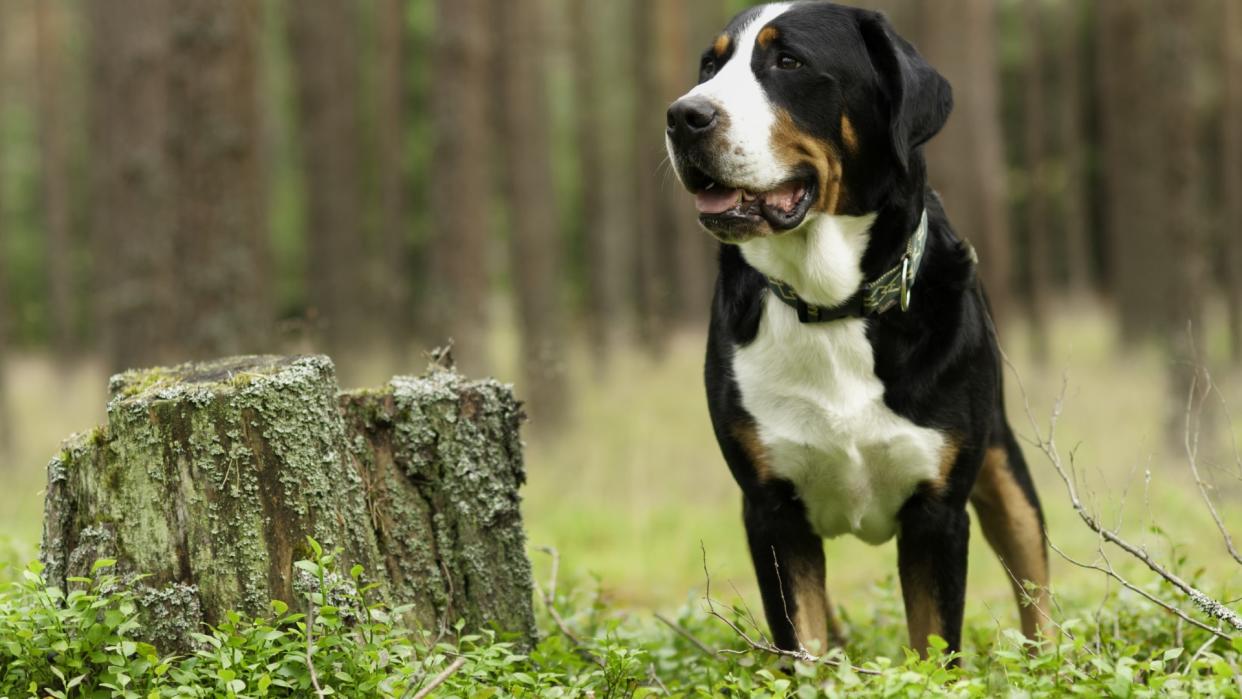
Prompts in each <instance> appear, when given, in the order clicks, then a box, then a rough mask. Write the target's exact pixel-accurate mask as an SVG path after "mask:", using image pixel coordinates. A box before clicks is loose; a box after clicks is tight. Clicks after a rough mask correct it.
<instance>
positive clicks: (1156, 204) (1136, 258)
mask: <svg viewBox="0 0 1242 699" xmlns="http://www.w3.org/2000/svg"><path fill="white" fill-rule="evenodd" d="M1162 4H1163V3H1161V2H1153V0H1113V1H1110V2H1104V3H1099V6H1098V7H1099V11H1100V26H1099V32H1098V36H1099V41H1098V43H1097V49H1098V54H1097V56H1096V65H1097V67H1098V70H1099V76H1098V79H1099V82H1100V97H1099V106H1100V132H1101V135H1102V140H1103V144H1102V145H1103V149H1102V150H1103V154H1102V155H1103V158H1102V161H1103V171H1104V180H1105V182H1104V197H1105V203H1104V206H1105V233H1106V238H1107V248H1108V256H1107V261H1108V265H1109V267H1108V272H1109V282H1110V283H1109V288H1110V290H1111V292H1112V296H1113V298H1114V300H1115V302H1116V306H1117V310H1118V316H1119V320H1120V323H1121V336H1122V346H1124V347H1129V346H1133V345H1134V344H1135V343H1136V342H1137V341H1139V340H1142V339H1147V338H1151V337H1153V336H1156V335H1158V333H1159V331H1160V329H1161V326H1162V324H1163V323H1162V320H1161V310H1160V309H1163V308H1165V307H1166V303H1165V299H1164V298H1163V297H1162V296H1163V293H1164V289H1163V285H1162V284H1161V283H1158V280H1161V279H1166V278H1167V277H1168V271H1167V269H1166V265H1167V263H1168V260H1169V259H1171V258H1170V254H1171V250H1170V249H1169V246H1168V236H1167V234H1166V233H1167V232H1165V231H1162V230H1161V222H1162V221H1163V220H1164V217H1163V211H1162V209H1163V207H1164V206H1165V199H1166V197H1167V192H1165V191H1164V189H1163V187H1164V177H1163V173H1164V171H1165V165H1164V162H1163V160H1164V157H1165V150H1166V147H1167V144H1166V146H1164V147H1161V148H1152V147H1151V144H1153V143H1160V142H1161V141H1160V134H1159V133H1158V131H1159V129H1158V121H1159V112H1160V111H1161V109H1160V108H1159V106H1160V105H1159V104H1157V103H1153V102H1152V100H1151V93H1150V90H1149V86H1150V85H1151V84H1154V83H1153V81H1154V80H1155V75H1154V72H1155V71H1154V65H1155V64H1156V63H1157V62H1158V61H1157V59H1156V57H1155V54H1154V49H1153V44H1152V42H1153V37H1152V35H1153V34H1154V33H1155V27H1153V26H1152V22H1153V20H1152V19H1151V16H1152V13H1153V12H1155V11H1157V8H1158V6H1160V5H1162ZM1185 80H1186V77H1185V76H1184V75H1183V76H1181V77H1179V78H1177V81H1178V82H1184V81H1185ZM1166 99H1167V97H1162V98H1161V100H1160V101H1159V102H1163V101H1165V100H1166ZM1154 282H1156V283H1154Z"/></svg>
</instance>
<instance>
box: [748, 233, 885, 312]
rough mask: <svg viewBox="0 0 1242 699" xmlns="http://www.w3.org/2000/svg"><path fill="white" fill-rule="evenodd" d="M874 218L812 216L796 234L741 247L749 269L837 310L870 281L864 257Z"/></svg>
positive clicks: (809, 299)
mask: <svg viewBox="0 0 1242 699" xmlns="http://www.w3.org/2000/svg"><path fill="white" fill-rule="evenodd" d="M875 220H876V214H867V215H864V216H834V215H829V214H812V216H811V217H810V218H808V219H807V221H806V223H804V224H803V225H802V226H800V227H799V228H798V229H797V230H794V231H791V232H789V233H786V234H784V235H779V236H772V237H764V238H755V239H753V240H749V241H747V242H745V243H741V244H740V245H739V247H740V248H741V251H742V257H743V258H745V259H746V262H747V263H748V264H749V265H750V266H751V267H754V268H755V269H756V270H758V271H759V272H760V273H761V274H763V275H764V276H766V277H769V278H772V279H779V280H781V281H783V282H785V283H786V284H789V285H790V286H792V287H793V288H794V289H795V290H796V291H797V292H798V295H799V296H800V297H802V299H803V300H805V301H806V302H807V303H812V304H815V305H819V306H838V305H840V304H842V303H845V301H847V300H848V299H849V298H850V297H851V296H853V295H854V293H855V292H857V291H858V289H859V288H860V287H861V286H862V284H863V282H864V281H866V278H865V276H864V274H863V266H862V262H863V255H864V254H865V253H866V251H867V245H868V243H869V241H870V239H871V227H872V225H873V224H874V223H875Z"/></svg>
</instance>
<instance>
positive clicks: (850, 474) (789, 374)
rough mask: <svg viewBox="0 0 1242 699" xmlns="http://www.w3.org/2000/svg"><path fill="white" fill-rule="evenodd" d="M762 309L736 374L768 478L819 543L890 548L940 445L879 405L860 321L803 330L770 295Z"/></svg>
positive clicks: (878, 386)
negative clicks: (798, 508)
mask: <svg viewBox="0 0 1242 699" xmlns="http://www.w3.org/2000/svg"><path fill="white" fill-rule="evenodd" d="M764 303H765V308H764V312H763V317H762V319H761V320H760V323H759V332H758V335H757V336H756V338H755V340H754V341H753V342H752V343H750V344H749V345H747V346H746V347H740V348H738V350H737V351H736V353H735V354H734V358H733V371H734V376H735V377H736V379H737V382H738V386H739V388H740V389H741V393H742V405H743V406H744V407H745V408H746V410H747V411H748V412H749V413H750V414H751V415H752V416H754V418H755V421H756V422H757V423H758V424H757V426H758V433H759V439H760V441H761V442H762V443H763V445H764V447H765V449H766V451H767V457H768V460H769V468H770V469H771V470H772V475H773V476H776V477H780V478H784V479H786V480H789V481H791V482H793V484H794V486H795V488H796V489H797V492H798V496H799V498H801V500H802V501H803V503H804V504H805V506H806V509H807V517H808V519H809V520H810V523H811V526H812V527H813V528H814V529H815V531H816V532H817V533H818V534H819V535H820V536H823V537H833V536H838V535H840V534H845V533H852V534H854V535H855V536H857V537H858V538H860V539H862V540H863V541H866V542H868V543H872V544H879V543H883V542H884V541H887V540H888V539H889V538H891V537H892V536H893V534H895V533H896V530H897V512H898V510H899V509H900V508H901V506H902V504H904V503H905V501H906V500H907V499H908V498H909V497H910V495H911V494H913V493H914V490H915V488H916V487H917V486H918V484H919V483H921V482H923V481H928V480H932V479H935V478H937V477H938V476H939V475H940V452H941V449H942V448H943V446H944V438H943V437H942V436H941V434H940V433H939V432H937V431H935V430H932V429H928V428H924V427H919V426H918V425H915V424H914V423H912V422H910V421H909V420H906V419H905V418H903V417H901V416H899V415H897V414H896V413H894V412H893V411H892V410H891V409H889V407H888V406H887V405H885V403H884V385H883V384H882V383H881V381H880V380H879V379H878V378H877V377H876V375H875V371H874V367H875V359H874V356H873V354H872V350H871V344H870V343H869V342H868V341H867V337H866V326H865V321H863V320H857V319H848V320H842V321H836V322H832V323H825V324H809V325H804V324H802V323H800V322H798V318H797V314H796V313H795V312H794V310H793V309H791V308H788V307H787V306H785V305H784V304H782V303H781V302H780V301H779V300H777V299H775V298H773V297H772V296H771V294H768V295H767V298H766V299H765V300H764Z"/></svg>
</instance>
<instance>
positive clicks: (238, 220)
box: [108, 0, 346, 358]
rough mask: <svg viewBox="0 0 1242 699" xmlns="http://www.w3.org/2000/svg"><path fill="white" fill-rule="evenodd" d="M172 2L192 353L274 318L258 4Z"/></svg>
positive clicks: (185, 349)
mask: <svg viewBox="0 0 1242 699" xmlns="http://www.w3.org/2000/svg"><path fill="white" fill-rule="evenodd" d="M168 8H169V11H170V12H171V17H170V18H169V22H170V24H169V27H170V30H171V33H172V39H171V42H170V56H169V61H168V65H169V71H170V77H169V90H168V116H169V119H168V165H169V176H170V182H171V183H172V191H171V192H170V194H171V199H170V201H171V204H172V210H173V218H172V224H173V230H174V241H175V243H174V244H175V245H176V250H175V254H176V257H177V266H176V269H177V287H178V294H177V295H178V300H179V303H180V304H181V305H182V311H181V313H180V314H179V317H180V321H181V322H180V324H179V327H178V329H177V341H178V343H179V344H180V346H181V347H182V352H181V355H182V356H184V357H188V358H198V357H204V356H219V355H222V354H236V353H238V352H245V351H254V350H256V349H258V348H259V347H260V346H261V345H263V344H264V339H265V338H264V334H265V332H266V331H267V330H268V328H270V327H271V321H272V315H271V310H270V306H269V302H268V298H267V290H266V279H267V278H268V271H267V269H266V261H267V245H266V240H267V236H266V232H267V227H266V221H265V215H266V207H265V205H264V199H265V197H264V190H265V184H264V178H263V176H262V168H261V161H260V148H261V146H260V142H259V138H260V135H261V133H262V129H261V128H260V120H259V104H258V98H259V92H258V85H257V83H256V80H257V76H258V74H259V34H260V27H259V23H260V16H259V14H260V13H259V10H258V6H256V5H255V4H254V3H251V2H248V0H178V2H175V3H171V4H169V5H168ZM338 263H339V264H342V265H344V264H346V261H343V260H338ZM108 276H109V278H112V277H111V275H108Z"/></svg>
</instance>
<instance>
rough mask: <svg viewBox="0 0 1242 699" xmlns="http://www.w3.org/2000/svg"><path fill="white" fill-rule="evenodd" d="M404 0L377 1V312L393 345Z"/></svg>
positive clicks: (403, 325)
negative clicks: (378, 234) (378, 304)
mask: <svg viewBox="0 0 1242 699" xmlns="http://www.w3.org/2000/svg"><path fill="white" fill-rule="evenodd" d="M407 9H408V4H407V0H381V2H380V5H379V8H378V20H379V64H380V65H379V91H378V92H379V124H378V127H379V128H378V134H377V136H378V148H377V156H378V159H379V190H380V202H379V206H380V223H379V225H380V236H379V238H380V239H379V245H378V246H377V249H378V251H379V259H378V265H377V267H378V269H377V272H378V275H377V276H378V277H379V288H378V289H377V292H378V293H377V294H376V296H377V301H378V302H379V303H380V309H379V310H380V316H381V317H383V318H384V319H385V323H384V325H385V326H386V328H387V333H388V335H389V336H390V337H391V339H392V340H393V341H394V342H395V343H397V345H398V348H399V349H400V348H402V347H404V341H405V340H408V339H409V337H410V328H411V323H410V319H409V318H408V317H407V311H408V308H409V249H408V247H407V235H406V230H407V225H406V224H407V219H406V206H405V204H406V196H407V192H408V191H409V189H408V184H409V183H408V182H407V179H406V170H405V158H406V150H407V148H406V142H405V126H406V108H405V98H406V90H405V85H406V79H407V75H406V70H405V60H406V36H407V33H408V30H407V26H406V24H407V20H406V10H407Z"/></svg>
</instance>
